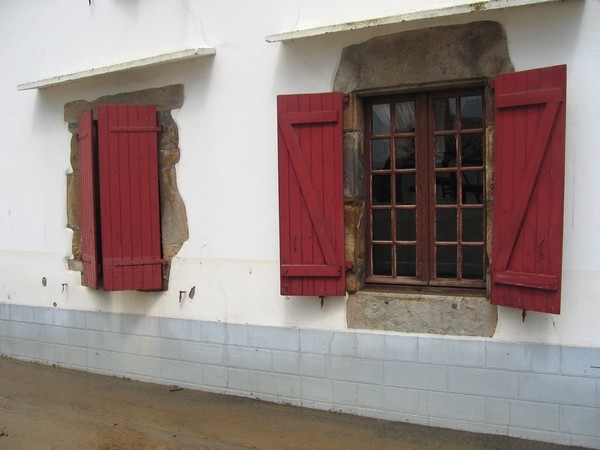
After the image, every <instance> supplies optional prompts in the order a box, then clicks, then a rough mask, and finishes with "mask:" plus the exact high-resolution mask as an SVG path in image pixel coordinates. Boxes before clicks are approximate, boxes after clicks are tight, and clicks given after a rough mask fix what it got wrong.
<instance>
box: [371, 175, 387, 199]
mask: <svg viewBox="0 0 600 450" xmlns="http://www.w3.org/2000/svg"><path fill="white" fill-rule="evenodd" d="M391 181H392V176H391V175H372V186H371V197H372V199H371V201H372V202H373V203H374V204H378V205H383V204H385V205H389V204H390V202H391V199H392V185H391Z"/></svg>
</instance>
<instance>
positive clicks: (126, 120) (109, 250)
mask: <svg viewBox="0 0 600 450" xmlns="http://www.w3.org/2000/svg"><path fill="white" fill-rule="evenodd" d="M97 115H98V120H97V121H94V120H93V112H92V110H89V111H86V112H85V113H84V114H82V115H81V117H80V119H79V134H78V142H79V155H80V161H81V162H80V201H81V210H82V220H81V228H82V260H83V284H84V285H86V286H89V287H93V288H98V287H100V285H102V287H103V289H104V290H106V291H121V290H159V289H161V288H162V286H163V277H162V265H163V263H164V262H165V261H164V260H163V259H162V249H161V237H160V236H161V234H160V207H159V189H158V145H157V133H158V131H160V128H159V127H158V126H157V118H156V107H155V106H154V105H99V106H98V108H97Z"/></svg>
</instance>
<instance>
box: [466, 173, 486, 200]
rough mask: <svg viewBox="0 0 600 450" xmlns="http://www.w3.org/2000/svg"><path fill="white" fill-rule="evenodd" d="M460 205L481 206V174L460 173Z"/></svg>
mask: <svg viewBox="0 0 600 450" xmlns="http://www.w3.org/2000/svg"><path fill="white" fill-rule="evenodd" d="M461 179H462V204H463V205H480V204H483V172H480V171H477V172H463V173H462V177H461Z"/></svg>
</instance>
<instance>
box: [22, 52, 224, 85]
mask: <svg viewBox="0 0 600 450" xmlns="http://www.w3.org/2000/svg"><path fill="white" fill-rule="evenodd" d="M215 53H216V49H215V48H214V47H195V48H187V49H184V50H178V51H174V52H170V53H163V54H160V55H154V56H149V57H146V58H141V59H135V60H130V61H124V62H120V63H117V64H111V65H107V66H101V67H95V68H91V69H85V70H81V71H78V72H72V73H68V74H64V75H56V76H52V77H49V78H44V79H41V80H37V81H31V82H28V83H22V84H19V85H17V89H18V90H19V91H24V90H27V89H43V88H47V87H50V86H57V85H60V84H63V83H68V82H72V81H79V80H85V79H88V78H92V77H96V76H99V75H106V74H110V73H120V72H125V71H128V70H132V69H138V68H142V67H151V66H156V65H159V64H165V63H170V62H177V61H184V60H186V59H193V58H200V57H203V56H209V55H214V54H215Z"/></svg>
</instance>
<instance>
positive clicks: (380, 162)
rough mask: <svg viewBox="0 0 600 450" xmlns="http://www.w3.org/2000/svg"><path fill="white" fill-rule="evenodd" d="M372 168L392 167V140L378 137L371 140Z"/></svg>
mask: <svg viewBox="0 0 600 450" xmlns="http://www.w3.org/2000/svg"><path fill="white" fill-rule="evenodd" d="M371 147H372V153H371V155H372V157H371V168H372V169H375V170H382V169H389V168H390V154H391V150H390V140H389V139H377V140H373V141H372V142H371Z"/></svg>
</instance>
